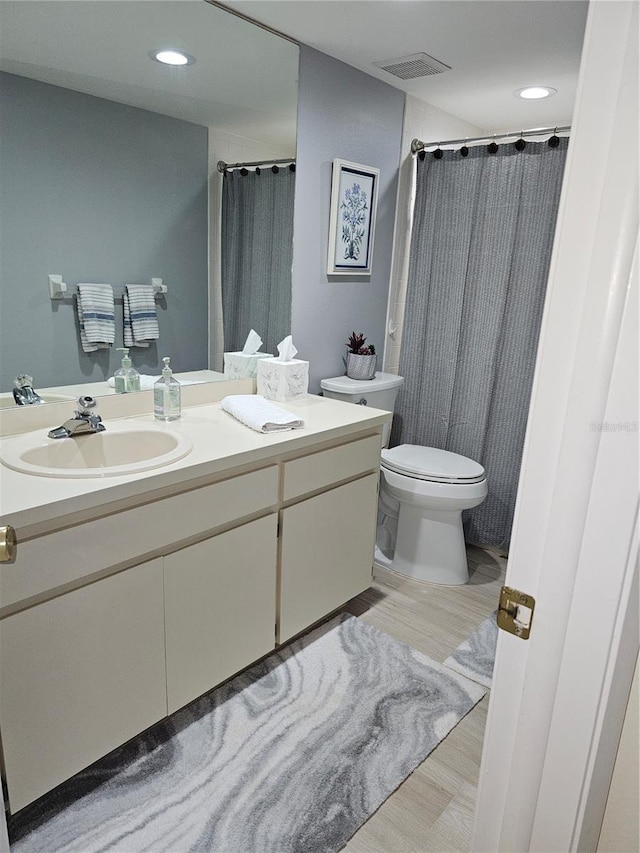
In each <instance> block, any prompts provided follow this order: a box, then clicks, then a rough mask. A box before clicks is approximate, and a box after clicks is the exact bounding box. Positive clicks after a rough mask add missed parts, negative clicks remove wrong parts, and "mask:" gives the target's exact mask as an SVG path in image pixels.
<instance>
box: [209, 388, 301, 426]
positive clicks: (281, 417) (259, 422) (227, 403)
mask: <svg viewBox="0 0 640 853" xmlns="http://www.w3.org/2000/svg"><path fill="white" fill-rule="evenodd" d="M220 408H221V409H223V410H224V411H225V412H228V413H229V414H230V415H232V417H234V418H235V419H236V420H238V421H240V422H241V423H243V424H245V426H248V427H251V429H254V430H255V431H256V432H278V431H280V430H285V429H302V428H303V427H304V421H303V420H300V418H297V417H296V416H295V415H292V414H291V413H290V412H287V411H285V410H284V409H281V408H280V407H279V406H275V405H274V404H273V403H271V402H270V401H269V400H267V399H266V398H265V397H262V396H261V395H260V394H231V396H229V397H225V398H224V399H223V400H221V401H220Z"/></svg>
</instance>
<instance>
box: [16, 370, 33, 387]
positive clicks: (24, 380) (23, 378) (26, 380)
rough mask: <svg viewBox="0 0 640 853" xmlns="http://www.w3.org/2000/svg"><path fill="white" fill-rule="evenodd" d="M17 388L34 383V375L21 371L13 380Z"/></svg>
mask: <svg viewBox="0 0 640 853" xmlns="http://www.w3.org/2000/svg"><path fill="white" fill-rule="evenodd" d="M13 383H14V385H15V386H16V388H24V387H25V386H27V385H28V386H32V385H33V376H29V374H28V373H19V374H18V375H17V376H16V378H15V379H14V380H13Z"/></svg>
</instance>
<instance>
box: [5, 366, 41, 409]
mask: <svg viewBox="0 0 640 853" xmlns="http://www.w3.org/2000/svg"><path fill="white" fill-rule="evenodd" d="M13 384H14V388H13V399H14V400H15V401H16V406H33V405H36V404H38V403H44V400H43V399H42V397H41V396H40V395H39V394H38V393H36V391H34V390H33V377H32V376H28V375H27V374H26V373H20V374H19V375H18V376H16V378H15V379H14V380H13Z"/></svg>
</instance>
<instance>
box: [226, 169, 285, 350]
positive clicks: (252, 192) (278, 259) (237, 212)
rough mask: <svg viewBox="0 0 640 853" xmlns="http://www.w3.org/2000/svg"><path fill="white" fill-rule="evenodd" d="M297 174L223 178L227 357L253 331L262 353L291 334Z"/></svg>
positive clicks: (268, 171)
mask: <svg viewBox="0 0 640 853" xmlns="http://www.w3.org/2000/svg"><path fill="white" fill-rule="evenodd" d="M294 189H295V173H294V172H293V171H291V170H290V169H289V168H284V169H283V168H281V169H279V170H278V172H277V173H274V172H272V171H271V169H270V168H269V169H261V170H260V173H259V174H258V173H257V172H255V171H250V172H249V173H248V174H247V175H242V174H241V173H240V172H239V171H238V170H234V171H227V172H225V173H224V177H223V184H222V235H221V267H222V270H221V272H222V316H223V323H224V348H225V351H226V352H234V351H237V350H240V349H242V346H243V344H244V342H245V340H246V337H247V335H248V333H249V331H250V330H251V329H255V330H256V332H257V333H258V334H259V335H260V337H261V338H262V340H263V347H262V351H263V352H271V353H273V354H274V355H277V352H278V351H277V349H276V348H275V347H276V345H277V344H278V343H279V342H280V341H281V340H282V339H283V338H284V337H286V336H287V335H288V334H290V332H291V329H290V326H291V264H292V259H293V194H294Z"/></svg>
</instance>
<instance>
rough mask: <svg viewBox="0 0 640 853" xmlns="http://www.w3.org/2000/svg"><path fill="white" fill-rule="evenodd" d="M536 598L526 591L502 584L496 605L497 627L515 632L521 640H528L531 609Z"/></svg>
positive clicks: (510, 632) (531, 616)
mask: <svg viewBox="0 0 640 853" xmlns="http://www.w3.org/2000/svg"><path fill="white" fill-rule="evenodd" d="M535 606H536V600H535V598H534V597H533V596H532V595H527V593H526V592H520V590H519V589H512V588H511V587H510V586H503V587H502V589H501V590H500V604H499V605H498V619H497V622H498V628H502V630H503V631H508V632H509V634H515V636H516V637H520V639H521V640H528V639H529V634H530V633H531V623H532V622H533V611H534V610H535Z"/></svg>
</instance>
